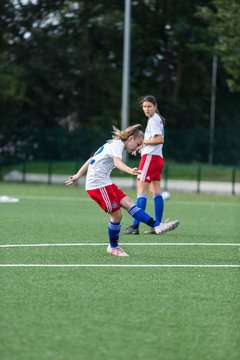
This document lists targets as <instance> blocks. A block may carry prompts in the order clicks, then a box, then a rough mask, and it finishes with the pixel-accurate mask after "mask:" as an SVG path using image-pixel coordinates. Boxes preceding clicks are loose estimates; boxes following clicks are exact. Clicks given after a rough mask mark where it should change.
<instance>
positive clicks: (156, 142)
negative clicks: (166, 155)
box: [143, 134, 164, 145]
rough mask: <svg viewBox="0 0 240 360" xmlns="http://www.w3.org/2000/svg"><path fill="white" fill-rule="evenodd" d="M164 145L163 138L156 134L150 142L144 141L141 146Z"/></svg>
mask: <svg viewBox="0 0 240 360" xmlns="http://www.w3.org/2000/svg"><path fill="white" fill-rule="evenodd" d="M163 143H164V136H162V135H160V134H157V135H154V136H153V138H152V139H150V140H144V141H143V144H145V145H160V144H163Z"/></svg>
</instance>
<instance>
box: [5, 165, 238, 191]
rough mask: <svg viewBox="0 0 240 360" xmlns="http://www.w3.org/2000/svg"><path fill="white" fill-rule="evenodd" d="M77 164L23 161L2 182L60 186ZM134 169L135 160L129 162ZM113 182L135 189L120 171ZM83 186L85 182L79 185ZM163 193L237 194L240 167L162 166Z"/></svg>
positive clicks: (8, 170)
mask: <svg viewBox="0 0 240 360" xmlns="http://www.w3.org/2000/svg"><path fill="white" fill-rule="evenodd" d="M81 165H82V162H79V161H52V160H49V161H23V162H20V163H17V164H15V165H11V166H2V167H1V168H0V170H1V173H0V178H1V180H2V181H13V182H22V183H26V182H33V183H46V184H63V183H64V181H65V180H66V178H67V177H68V176H69V175H72V174H74V173H76V172H77V171H78V169H79V168H80V167H81ZM129 165H130V166H137V161H136V160H131V159H130V161H129ZM113 177H114V178H115V180H114V181H115V182H117V183H118V184H119V185H121V186H126V187H132V188H134V189H135V188H136V178H135V177H132V176H130V175H127V174H125V173H122V172H120V171H119V170H117V169H116V170H114V171H113ZM80 182H81V184H83V183H84V178H83V179H82V180H81V181H80ZM161 182H162V188H163V190H166V191H169V190H173V191H174V190H176V191H189V192H196V193H200V192H209V193H214V192H215V193H225V194H232V195H238V194H240V167H237V166H209V165H206V164H191V165H189V164H177V163H172V162H167V161H166V162H165V167H164V171H163V175H162V179H161Z"/></svg>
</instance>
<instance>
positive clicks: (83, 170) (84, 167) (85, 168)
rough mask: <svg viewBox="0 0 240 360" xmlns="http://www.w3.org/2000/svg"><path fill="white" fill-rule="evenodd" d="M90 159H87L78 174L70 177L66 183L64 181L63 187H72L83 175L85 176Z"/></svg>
mask: <svg viewBox="0 0 240 360" xmlns="http://www.w3.org/2000/svg"><path fill="white" fill-rule="evenodd" d="M91 159H92V158H90V159H88V160H87V161H86V162H85V164H83V166H82V167H81V168H80V169H79V170H78V172H77V173H76V174H75V175H72V176H70V177H69V178H68V179H67V180H66V181H65V185H72V184H73V183H75V181H77V180H78V179H79V178H80V177H81V176H82V175H83V174H85V172H86V171H87V169H88V166H89V163H90V161H91Z"/></svg>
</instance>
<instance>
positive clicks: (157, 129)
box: [141, 113, 164, 157]
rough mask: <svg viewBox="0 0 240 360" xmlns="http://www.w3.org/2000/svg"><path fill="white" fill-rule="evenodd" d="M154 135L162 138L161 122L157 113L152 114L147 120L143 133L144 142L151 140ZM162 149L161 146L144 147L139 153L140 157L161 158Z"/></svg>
mask: <svg viewBox="0 0 240 360" xmlns="http://www.w3.org/2000/svg"><path fill="white" fill-rule="evenodd" d="M155 135H162V136H163V137H164V126H163V122H162V119H161V118H160V116H159V115H158V114H157V113H154V114H153V115H152V116H151V117H150V118H149V119H148V123H147V127H146V130H145V132H144V140H151V139H153V137H154V136H155ZM162 148H163V144H159V145H144V147H143V148H142V151H141V155H145V154H151V155H158V156H161V157H163V153H162Z"/></svg>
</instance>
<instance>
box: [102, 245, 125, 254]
mask: <svg viewBox="0 0 240 360" xmlns="http://www.w3.org/2000/svg"><path fill="white" fill-rule="evenodd" d="M107 253H108V254H110V255H113V256H129V255H128V254H127V253H126V252H125V251H124V250H123V249H121V248H120V247H119V246H117V247H115V248H111V247H110V246H108V248H107Z"/></svg>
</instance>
